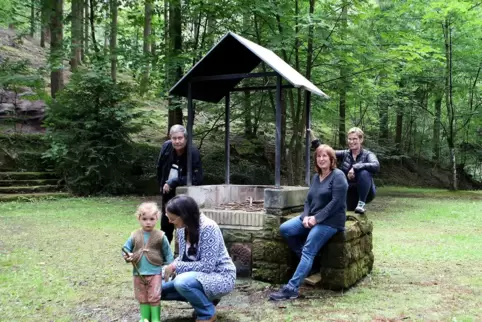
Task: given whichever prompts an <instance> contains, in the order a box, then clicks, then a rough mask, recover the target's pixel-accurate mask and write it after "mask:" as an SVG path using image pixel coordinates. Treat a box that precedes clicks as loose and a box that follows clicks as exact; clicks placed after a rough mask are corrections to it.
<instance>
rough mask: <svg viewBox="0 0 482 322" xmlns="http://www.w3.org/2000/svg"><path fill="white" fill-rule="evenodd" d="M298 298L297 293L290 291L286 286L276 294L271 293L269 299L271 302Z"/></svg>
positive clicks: (298, 294)
mask: <svg viewBox="0 0 482 322" xmlns="http://www.w3.org/2000/svg"><path fill="white" fill-rule="evenodd" d="M298 296H300V293H299V292H298V291H295V290H292V289H291V288H289V287H288V286H287V285H285V286H283V287H282V288H280V290H279V291H278V292H274V293H271V294H270V295H269V299H270V300H272V301H283V300H294V299H296V298H298Z"/></svg>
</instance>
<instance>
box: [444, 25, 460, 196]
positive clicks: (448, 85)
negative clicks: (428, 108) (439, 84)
mask: <svg viewBox="0 0 482 322" xmlns="http://www.w3.org/2000/svg"><path fill="white" fill-rule="evenodd" d="M443 29H444V40H445V105H446V108H447V118H448V126H447V132H448V133H447V143H448V146H449V150H450V168H451V169H452V175H451V178H450V179H451V180H450V189H451V190H457V166H456V151H455V135H456V132H455V107H454V103H453V95H452V26H451V23H450V18H448V17H446V18H445V22H444V25H443Z"/></svg>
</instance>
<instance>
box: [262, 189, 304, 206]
mask: <svg viewBox="0 0 482 322" xmlns="http://www.w3.org/2000/svg"><path fill="white" fill-rule="evenodd" d="M308 189H309V188H308V187H281V188H279V189H273V188H266V189H265V190H264V207H265V209H266V210H267V212H268V209H270V210H271V211H274V210H280V211H283V210H292V209H294V208H299V207H303V205H304V203H305V199H306V195H307V194H308Z"/></svg>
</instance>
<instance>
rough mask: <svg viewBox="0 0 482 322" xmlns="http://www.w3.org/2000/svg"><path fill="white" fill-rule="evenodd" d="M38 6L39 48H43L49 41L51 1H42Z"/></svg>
mask: <svg viewBox="0 0 482 322" xmlns="http://www.w3.org/2000/svg"><path fill="white" fill-rule="evenodd" d="M40 6H41V7H40V47H42V48H45V42H48V41H49V40H50V13H51V11H52V8H51V7H50V6H51V1H50V0H42V1H41V2H40Z"/></svg>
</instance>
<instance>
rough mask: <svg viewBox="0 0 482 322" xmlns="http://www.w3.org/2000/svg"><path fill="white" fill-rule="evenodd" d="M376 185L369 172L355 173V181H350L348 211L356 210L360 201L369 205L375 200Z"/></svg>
mask: <svg viewBox="0 0 482 322" xmlns="http://www.w3.org/2000/svg"><path fill="white" fill-rule="evenodd" d="M375 193H376V189H375V184H374V183H373V176H372V174H371V173H370V172H368V171H367V170H360V171H355V179H354V180H349V181H348V192H347V195H346V207H347V210H348V211H353V210H355V208H356V206H357V205H358V201H363V202H365V203H369V202H370V201H372V200H373V198H375Z"/></svg>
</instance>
